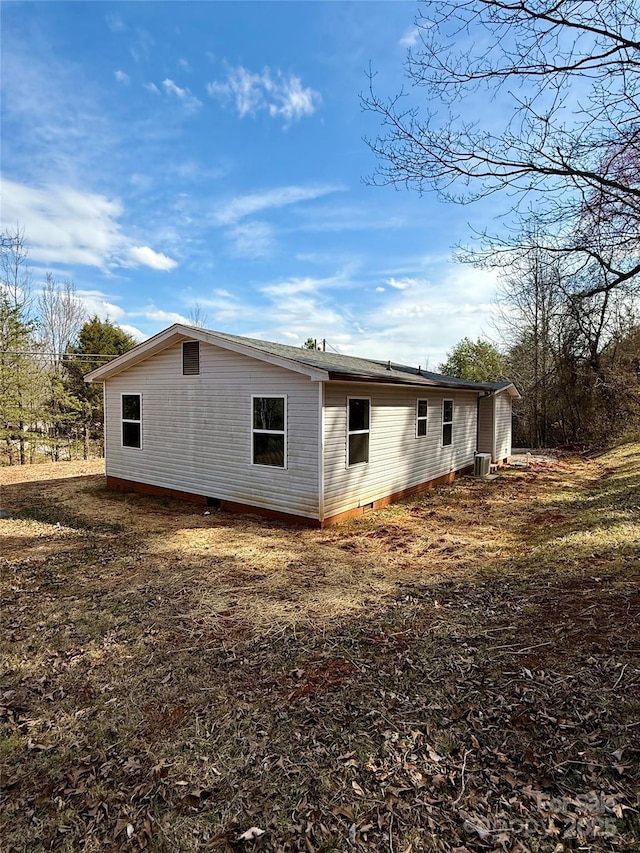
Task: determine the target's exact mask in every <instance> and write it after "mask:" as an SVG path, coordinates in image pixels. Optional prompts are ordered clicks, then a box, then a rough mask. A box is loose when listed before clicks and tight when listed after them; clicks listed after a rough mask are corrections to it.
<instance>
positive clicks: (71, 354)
mask: <svg viewBox="0 0 640 853" xmlns="http://www.w3.org/2000/svg"><path fill="white" fill-rule="evenodd" d="M0 354H1V355H47V356H54V357H56V358H62V359H63V360H64V359H67V358H85V359H87V358H90V359H92V360H93V359H97V358H101V359H105V360H106V361H111V360H112V359H114V358H118V355H105V354H104V353H100V352H45V351H44V350H40V349H39V350H24V349H21V350H11V349H5V350H2V351H1V352H0ZM120 355H122V353H120Z"/></svg>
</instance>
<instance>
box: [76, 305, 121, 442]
mask: <svg viewBox="0 0 640 853" xmlns="http://www.w3.org/2000/svg"><path fill="white" fill-rule="evenodd" d="M136 343H137V342H136V340H135V339H134V338H133V337H132V336H131V335H130V334H128V332H125V331H123V330H122V329H120V328H118V326H116V325H114V324H113V323H112V322H110V321H109V320H100V319H98V317H97V316H94V317H92V318H91V319H90V320H88V321H87V322H86V323H85V324H84V326H83V327H82V328H81V330H80V333H79V335H78V343H77V345H75V346H70V347H68V349H67V354H66V356H65V359H64V367H65V370H66V386H67V388H68V391H69V393H70V394H71V395H72V396H73V397H74V398H75V399H76V400H77V401H78V423H79V425H80V429H81V432H82V437H83V442H84V455H85V458H86V456H88V454H89V443H90V440H91V439H99V440H100V441H101V442H103V421H104V401H103V392H102V387H101V386H100V385H96V384H93V383H89V382H85V381H84V377H85V375H86V374H87V373H89V372H90V371H92V370H95V368H96V367H100V366H101V365H103V364H105V363H106V362H107V361H109V360H110V359H111V358H115V357H116V356H118V355H122V354H123V353H125V352H127V351H128V350H130V349H132V348H133V347H134V346H135V345H136Z"/></svg>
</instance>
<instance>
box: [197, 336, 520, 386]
mask: <svg viewBox="0 0 640 853" xmlns="http://www.w3.org/2000/svg"><path fill="white" fill-rule="evenodd" d="M210 334H212V335H215V336H216V337H217V338H222V339H225V340H228V341H230V342H233V343H237V344H242V345H244V346H249V347H253V348H255V349H257V350H260V351H261V352H264V353H269V354H271V355H275V356H279V357H280V358H287V359H290V360H291V361H295V362H297V363H298V364H304V365H307V366H308V367H315V368H318V369H320V370H326V371H327V372H328V373H329V374H330V378H331V379H339V378H340V377H344V378H345V379H350V380H353V379H358V378H360V379H362V381H365V382H366V381H369V382H371V381H377V382H391V383H397V384H411V385H415V384H418V385H433V386H437V387H439V388H442V387H443V386H444V387H447V388H461V389H472V390H478V391H499V390H502V389H503V388H508V387H509V385H511V384H512V383H511V382H472V381H471V380H468V379H459V378H458V377H457V376H445V375H444V374H441V373H433V372H431V371H428V370H422V369H420V368H418V367H410V366H409V365H406V364H399V363H397V362H394V361H378V360H376V359H370V358H358V357H357V356H352V355H342V354H340V353H336V352H324V351H322V350H312V349H304V348H301V347H293V346H290V345H288V344H279V343H274V342H273V341H263V340H259V339H258V338H245V337H242V336H240V335H229V334H226V333H224V332H214V331H211V332H210Z"/></svg>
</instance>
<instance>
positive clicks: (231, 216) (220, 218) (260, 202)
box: [213, 184, 343, 225]
mask: <svg viewBox="0 0 640 853" xmlns="http://www.w3.org/2000/svg"><path fill="white" fill-rule="evenodd" d="M342 189H343V187H340V186H334V185H330V184H329V185H321V186H316V187H297V186H288V187H276V188H275V189H273V190H266V191H265V192H261V193H249V194H248V195H241V196H237V197H236V198H234V199H231V200H230V201H227V202H225V203H224V204H221V205H220V206H219V207H217V208H216V209H215V210H214V212H213V217H214V221H215V222H216V223H217V224H218V225H232V224H233V223H235V222H237V221H238V220H239V219H242V218H243V217H245V216H250V215H252V214H254V213H258V212H260V211H262V210H268V209H270V208H277V207H286V206H287V205H290V204H297V203H298V202H301V201H311V200H312V199H316V198H320V197H321V196H324V195H328V194H329V193H334V192H339V191H340V190H342Z"/></svg>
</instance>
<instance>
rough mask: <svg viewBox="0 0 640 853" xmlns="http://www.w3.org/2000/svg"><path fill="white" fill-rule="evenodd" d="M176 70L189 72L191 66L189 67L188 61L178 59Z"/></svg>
mask: <svg viewBox="0 0 640 853" xmlns="http://www.w3.org/2000/svg"><path fill="white" fill-rule="evenodd" d="M178 68H179V69H180V70H181V71H191V66H190V65H189V60H187V59H182V58H181V59H179V60H178Z"/></svg>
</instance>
